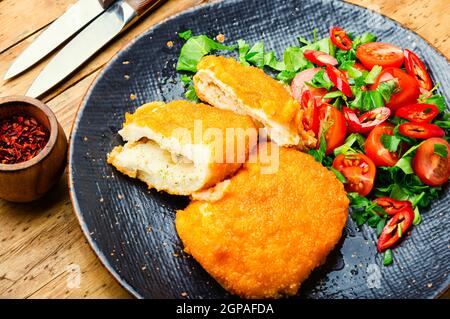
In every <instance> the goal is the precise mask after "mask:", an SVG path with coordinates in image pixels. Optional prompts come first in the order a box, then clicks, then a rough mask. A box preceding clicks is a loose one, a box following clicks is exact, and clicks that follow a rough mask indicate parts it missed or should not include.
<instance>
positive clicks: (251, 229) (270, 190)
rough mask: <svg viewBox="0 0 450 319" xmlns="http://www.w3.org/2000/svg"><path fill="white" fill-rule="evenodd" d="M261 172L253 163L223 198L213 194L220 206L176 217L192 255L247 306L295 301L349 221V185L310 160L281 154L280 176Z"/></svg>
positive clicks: (202, 204) (193, 208) (195, 206)
mask: <svg viewBox="0 0 450 319" xmlns="http://www.w3.org/2000/svg"><path fill="white" fill-rule="evenodd" d="M262 168H263V165H262V164H261V162H254V163H250V162H249V163H246V164H245V165H244V166H243V167H242V168H241V169H240V170H239V172H238V173H237V174H236V175H235V176H233V177H232V178H231V179H229V185H225V186H226V187H220V188H222V190H221V192H222V194H221V196H220V198H219V196H217V190H214V191H212V192H211V194H213V196H212V199H213V200H209V199H208V198H206V200H194V201H192V202H191V203H190V204H189V206H187V207H186V209H184V210H182V211H178V212H177V215H176V229H177V232H178V235H179V237H180V238H181V240H182V242H183V244H184V246H185V251H186V252H188V253H189V254H191V255H192V256H193V257H194V258H195V259H196V260H197V261H198V262H199V263H200V264H201V265H202V266H203V268H204V269H205V270H206V271H207V272H208V273H209V274H210V275H211V276H212V277H214V278H215V279H216V280H217V281H218V282H219V283H220V284H221V285H222V286H223V287H224V288H225V289H226V290H228V291H230V292H231V293H234V294H237V295H239V296H241V297H244V298H272V297H275V298H277V297H282V296H288V295H294V294H296V293H297V291H298V289H299V287H300V284H301V283H302V282H303V281H304V280H305V279H306V278H308V276H309V275H310V273H311V272H312V271H313V269H314V268H316V267H318V266H320V265H321V264H323V263H324V262H325V259H326V257H327V255H328V254H329V253H330V251H331V250H332V249H333V248H334V247H335V245H336V244H337V243H338V241H339V239H340V237H341V235H342V230H343V228H344V225H345V223H346V220H347V215H348V205H349V201H348V199H347V196H346V193H345V191H344V187H343V185H342V184H341V183H340V182H339V181H338V180H337V178H336V176H335V175H334V174H333V172H331V171H329V170H327V169H326V168H325V167H323V166H322V165H321V164H319V163H318V162H316V161H315V160H314V158H313V157H311V156H310V155H308V154H305V153H302V152H299V151H297V150H295V149H292V148H289V149H288V148H280V149H279V169H278V171H277V172H276V173H274V174H262ZM227 181H228V180H227ZM224 183H226V181H224V182H222V183H221V184H219V185H218V186H221V185H224Z"/></svg>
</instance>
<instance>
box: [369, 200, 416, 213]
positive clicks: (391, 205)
mask: <svg viewBox="0 0 450 319" xmlns="http://www.w3.org/2000/svg"><path fill="white" fill-rule="evenodd" d="M374 202H375V203H376V204H377V205H378V206H380V207H381V208H383V210H384V211H385V212H386V213H387V214H388V215H389V216H393V215H395V214H397V213H398V212H400V211H402V210H403V209H405V208H407V207H410V208H412V205H411V202H410V201H407V200H395V199H393V198H390V197H378V198H377V199H375V200H374Z"/></svg>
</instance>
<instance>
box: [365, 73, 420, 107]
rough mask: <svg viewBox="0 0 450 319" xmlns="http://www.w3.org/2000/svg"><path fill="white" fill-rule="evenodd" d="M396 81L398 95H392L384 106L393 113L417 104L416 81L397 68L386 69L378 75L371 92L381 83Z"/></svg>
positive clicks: (418, 91) (417, 87)
mask: <svg viewBox="0 0 450 319" xmlns="http://www.w3.org/2000/svg"><path fill="white" fill-rule="evenodd" d="M392 79H397V89H398V90H399V92H398V93H395V94H392V96H391V99H390V100H389V103H387V104H386V106H387V107H389V108H390V109H391V110H393V111H395V110H396V109H398V108H399V107H401V106H405V105H408V104H413V103H417V98H418V97H419V95H420V90H419V85H418V84H417V81H416V80H415V79H414V78H413V77H412V76H410V75H409V74H407V73H405V72H403V71H402V70H401V69H398V68H386V69H384V70H383V71H381V73H380V74H379V75H378V77H377V79H376V80H375V83H374V84H373V85H372V86H371V90H375V89H376V88H377V87H378V85H379V84H380V83H381V82H386V81H389V80H392Z"/></svg>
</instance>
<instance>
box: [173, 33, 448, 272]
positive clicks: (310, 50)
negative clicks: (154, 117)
mask: <svg viewBox="0 0 450 319" xmlns="http://www.w3.org/2000/svg"><path fill="white" fill-rule="evenodd" d="M179 37H180V38H181V39H183V41H186V42H185V43H184V45H183V46H182V48H181V52H180V56H179V59H178V63H177V66H176V68H177V71H180V72H181V74H182V75H181V80H182V82H183V83H184V85H185V88H186V93H185V96H186V98H188V99H189V100H193V101H198V98H197V96H196V94H195V90H194V86H193V83H192V76H193V74H195V72H196V71H197V64H198V62H199V61H200V59H201V58H202V57H203V56H205V55H208V54H211V53H215V54H217V52H219V53H220V52H222V53H225V52H226V51H230V52H234V54H235V57H236V59H237V60H238V61H239V62H240V63H241V64H242V65H245V66H250V65H251V66H254V67H257V68H260V69H263V70H265V71H266V72H267V73H268V74H270V75H272V76H273V77H274V78H275V79H277V80H279V81H281V82H284V83H285V84H286V85H289V86H290V92H291V95H292V97H293V98H294V99H296V100H297V101H298V102H299V107H301V108H303V109H304V110H305V113H304V114H306V116H305V117H304V119H303V126H304V127H305V129H306V130H311V131H312V132H314V134H315V136H316V138H317V141H318V142H317V146H316V148H315V149H312V150H310V151H309V153H310V154H311V155H312V156H313V157H314V158H315V159H316V160H317V161H319V162H321V163H322V164H323V165H324V166H326V167H327V168H329V169H330V170H331V171H333V172H334V173H335V174H336V176H337V178H338V179H339V181H341V182H342V183H343V184H344V186H345V189H346V191H347V194H348V197H349V199H350V205H351V208H352V210H351V217H352V219H353V220H354V221H355V222H356V224H357V225H358V226H361V225H364V224H367V225H369V226H370V227H372V228H374V230H375V231H376V233H377V235H378V244H377V249H378V251H379V252H380V253H384V258H383V263H384V265H389V264H391V263H392V262H393V254H392V249H393V248H395V247H396V246H398V244H399V243H400V242H401V240H403V239H404V237H407V235H408V233H409V231H410V230H411V229H412V227H415V226H417V225H419V224H420V222H421V219H422V218H421V214H420V212H421V210H422V209H423V208H426V207H429V206H430V204H431V203H432V201H433V200H435V199H437V198H438V197H439V195H440V193H441V192H442V189H443V187H444V186H445V184H446V182H447V181H448V180H449V177H450V145H449V143H448V141H449V137H448V136H447V130H448V129H449V128H450V113H448V112H446V105H445V100H444V98H443V97H442V96H441V95H439V94H438V93H437V89H438V87H439V84H438V83H435V84H434V83H433V82H432V79H431V77H430V75H429V70H427V68H426V66H425V63H424V61H422V59H421V58H420V57H419V56H418V55H416V54H415V53H414V52H413V51H411V50H409V49H407V48H405V49H402V48H399V47H398V46H395V45H393V44H389V43H384V42H377V36H376V35H374V34H370V33H364V34H362V35H353V34H351V33H347V32H346V31H345V30H343V29H342V28H340V27H331V28H330V32H329V36H327V37H325V38H323V39H318V38H317V33H316V30H314V32H313V34H312V36H311V37H310V38H307V37H303V36H299V37H298V38H297V41H298V44H297V45H295V46H290V47H287V48H285V50H284V52H283V54H282V56H280V57H278V56H277V54H276V53H275V52H274V51H269V50H267V49H266V47H265V45H264V42H263V41H258V42H256V43H248V42H246V41H245V40H244V39H241V40H238V41H237V42H236V43H232V44H228V45H225V44H223V43H221V42H223V41H217V39H220V40H223V36H222V37H220V38H219V37H217V38H216V39H212V38H210V37H208V36H206V35H193V33H192V31H191V30H187V31H185V32H182V33H179Z"/></svg>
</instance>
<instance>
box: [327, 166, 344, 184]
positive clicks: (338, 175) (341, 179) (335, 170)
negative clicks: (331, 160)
mask: <svg viewBox="0 0 450 319" xmlns="http://www.w3.org/2000/svg"><path fill="white" fill-rule="evenodd" d="M330 170H331V171H332V172H333V173H334V174H335V175H336V177H337V179H338V180H339V181H340V182H341V183H342V184H346V183H347V179H346V178H345V176H344V175H343V174H342V173H341V172H339V171H338V170H337V169H335V168H334V167H330Z"/></svg>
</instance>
